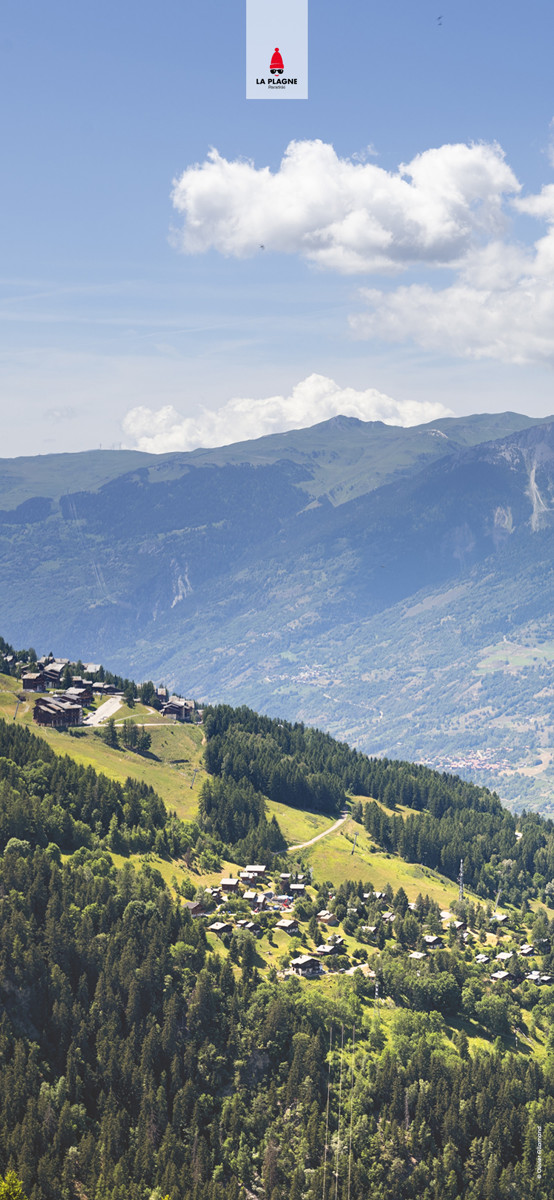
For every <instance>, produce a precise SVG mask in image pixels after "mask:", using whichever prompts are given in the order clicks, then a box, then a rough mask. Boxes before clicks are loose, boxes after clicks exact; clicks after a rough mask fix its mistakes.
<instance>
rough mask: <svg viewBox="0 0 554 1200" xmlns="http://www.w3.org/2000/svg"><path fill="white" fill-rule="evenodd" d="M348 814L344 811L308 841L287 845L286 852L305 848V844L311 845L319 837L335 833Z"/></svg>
mask: <svg viewBox="0 0 554 1200" xmlns="http://www.w3.org/2000/svg"><path fill="white" fill-rule="evenodd" d="M348 815H349V814H348V813H345V814H344V816H342V817H339V819H338V821H335V824H334V825H330V826H329V829H324V830H323V833H316V836H315V837H313V838H310V840H309V842H300V843H299V844H298V846H289V848H288V851H287V853H290V851H291V850H305V848H306V846H313V844H314V842H319V841H320V840H321V838H324V837H328V835H329V834H330V833H335V832H336V830H337V829H340V827H341V825H344V822H345V821H347V820H348Z"/></svg>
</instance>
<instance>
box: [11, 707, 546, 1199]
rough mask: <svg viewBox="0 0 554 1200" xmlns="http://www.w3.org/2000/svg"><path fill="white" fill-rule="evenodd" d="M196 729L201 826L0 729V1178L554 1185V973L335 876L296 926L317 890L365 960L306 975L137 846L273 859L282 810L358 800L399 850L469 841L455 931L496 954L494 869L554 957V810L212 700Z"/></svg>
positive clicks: (362, 1190) (345, 1194) (391, 1194)
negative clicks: (513, 808)
mask: <svg viewBox="0 0 554 1200" xmlns="http://www.w3.org/2000/svg"><path fill="white" fill-rule="evenodd" d="M205 736H206V745H205V758H206V765H207V767H208V770H209V772H210V774H209V778H208V780H207V782H206V783H205V784H204V785H203V788H202V791H201V796H200V802H199V811H198V817H197V820H196V821H193V822H188V823H186V822H183V821H180V820H179V819H178V818H177V817H176V816H175V814H174V813H171V812H168V811H167V810H166V807H165V805H164V803H163V799H162V798H161V797H160V796H158V795H157V794H156V792H155V791H154V790H153V789H152V788H151V787H149V786H147V785H145V784H139V783H137V781H136V780H133V779H131V778H130V779H129V780H128V781H127V783H126V784H125V785H122V784H119V783H116V782H114V781H113V780H110V779H108V778H107V777H106V776H105V775H102V774H101V773H97V772H96V771H95V770H93V769H92V768H91V767H83V766H79V765H78V764H77V763H76V762H75V761H73V760H72V759H71V758H70V757H68V756H64V755H60V754H56V753H55V752H54V750H53V749H52V748H51V746H49V745H48V744H47V743H46V742H45V741H44V740H43V739H41V738H38V737H36V736H35V735H34V734H32V733H31V732H30V731H29V730H28V729H26V728H23V727H20V726H18V725H17V724H16V723H15V722H12V723H11V724H9V723H6V722H0V851H1V854H0V1177H2V1176H3V1177H4V1178H5V1179H8V1173H9V1172H14V1173H15V1178H17V1179H18V1180H20V1181H21V1188H22V1189H23V1190H22V1195H24V1196H25V1197H27V1198H28V1200H59V1198H60V1197H61V1198H62V1200H165V1198H166V1197H169V1200H252V1198H253V1197H254V1198H256V1200H266V1198H267V1200H290V1198H291V1197H292V1200H339V1197H340V1200H367V1197H369V1196H371V1197H372V1200H416V1198H417V1200H497V1198H498V1200H511V1198H513V1200H516V1197H517V1198H518V1200H519V1198H520V1197H528V1198H530V1200H534V1198H535V1197H536V1198H537V1200H538V1197H545V1196H554V1037H552V1036H551V1035H550V1033H549V1029H550V1025H551V1021H552V1017H553V1016H554V990H553V988H552V987H551V986H549V985H545V986H536V985H535V984H534V983H529V982H528V981H527V980H526V978H525V976H524V973H523V971H520V972H519V975H518V973H517V971H516V970H514V971H513V972H512V973H513V975H514V980H513V982H512V983H511V984H510V985H509V986H508V984H507V983H499V984H498V985H496V984H493V985H491V983H490V980H489V977H488V975H487V976H485V975H483V973H482V971H481V972H480V969H479V967H478V965H477V960H476V958H475V953H474V950H472V949H470V942H467V943H464V941H463V940H460V937H459V936H458V934H457V933H456V932H455V931H454V932H451V934H450V937H449V941H448V945H447V946H443V947H442V948H441V949H439V950H437V951H435V952H434V954H433V955H432V956H427V957H424V953H423V951H422V950H419V951H418V950H417V949H414V948H417V947H421V946H422V945H423V944H424V939H425V936H427V937H433V935H434V934H435V933H436V931H437V930H438V931H440V932H442V925H441V917H440V913H439V911H438V905H437V904H436V903H435V902H431V901H429V899H428V898H427V899H425V897H419V898H418V902H417V903H416V904H413V905H411V906H410V907H409V906H408V900H407V896H406V894H405V893H404V892H403V889H401V888H399V889H397V891H396V894H393V890H392V889H390V890H389V892H388V894H387V896H386V897H385V898H384V899H383V901H381V900H380V899H379V898H378V896H379V894H378V893H377V892H372V891H371V885H370V882H369V881H368V882H367V883H361V882H360V881H354V880H352V881H350V882H347V883H346V884H345V883H343V884H342V885H341V886H340V887H333V881H332V880H331V879H329V880H327V881H326V882H325V883H323V882H320V883H319V884H317V886H316V885H315V884H313V885H310V886H309V887H308V890H307V892H306V894H305V895H304V896H303V897H302V899H301V900H299V901H298V902H297V904H296V906H295V912H296V914H297V917H298V920H299V921H301V922H302V921H304V922H305V929H306V934H305V937H306V938H308V930H309V931H310V933H309V937H310V938H311V940H312V941H313V942H314V944H316V945H317V941H318V938H319V937H320V935H319V931H318V929H317V922H316V914H317V912H318V910H319V909H321V908H324V907H325V908H327V907H328V906H329V907H330V908H331V909H332V910H333V913H334V916H335V919H336V920H337V921H339V922H340V925H341V929H342V931H343V932H344V934H345V935H348V936H350V937H351V938H352V939H356V938H357V942H356V944H357V945H358V947H359V949H358V950H357V951H356V952H355V956H356V955H357V958H356V957H355V962H356V961H358V962H359V964H360V967H361V966H362V965H363V964H365V965H366V966H368V965H370V967H371V972H369V971H366V972H365V973H363V972H362V970H359V971H357V972H356V973H355V974H353V975H350V976H347V975H345V974H340V972H339V971H337V972H335V973H334V974H332V973H329V974H328V975H327V976H326V977H325V981H324V982H323V983H322V984H320V983H318V982H308V981H305V980H302V979H300V978H297V977H295V976H291V975H290V974H287V971H285V970H279V971H277V970H276V968H275V966H272V967H270V968H269V969H268V968H267V963H265V962H264V961H263V959H262V958H261V957H260V953H259V949H258V944H257V942H256V940H255V937H254V936H252V934H250V933H248V932H245V931H242V930H239V929H238V928H236V932H235V933H233V936H232V937H231V938H230V939H229V938H222V939H221V940H219V941H218V942H217V945H215V942H214V940H213V938H212V939H210V937H209V936H208V933H207V928H206V922H205V920H202V919H201V918H200V919H199V918H198V917H195V916H193V915H191V912H190V910H189V906H187V904H186V903H185V902H184V900H183V895H184V894H186V890H185V889H181V890H180V889H179V888H177V889H175V888H170V887H169V886H168V884H167V882H165V881H164V878H163V876H162V873H161V872H160V870H158V869H157V867H156V865H155V864H154V863H153V862H152V861H149V859H150V856H151V855H152V854H153V853H154V852H156V854H157V855H158V856H160V857H161V860H163V861H167V862H176V861H180V860H181V859H182V858H183V856H184V857H185V858H186V860H187V862H189V863H190V862H194V856H195V854H198V852H199V847H201V848H203V849H204V850H205V849H206V847H209V848H210V850H211V853H212V855H213V856H214V857H215V858H217V856H220V857H221V856H224V857H226V858H227V859H229V860H230V861H232V862H233V863H237V864H239V866H240V864H241V862H243V863H244V862H246V861H260V859H259V858H258V854H259V855H260V857H261V856H262V855H264V856H265V857H262V861H266V859H267V861H271V862H272V864H273V868H274V869H275V870H279V869H282V868H284V867H286V863H287V858H286V840H285V839H284V837H283V834H282V832H281V829H280V828H279V824H278V822H277V821H276V820H275V818H274V817H272V816H271V815H270V812H269V809H268V804H269V802H270V801H272V800H278V801H279V802H281V803H283V802H284V803H287V804H289V805H293V806H294V807H296V808H304V809H306V810H315V811H319V812H322V811H323V812H326V813H329V814H335V813H337V812H339V811H340V810H341V808H342V807H343V806H344V805H345V804H346V803H347V802H348V804H349V805H350V806H351V810H352V814H353V817H354V820H355V821H357V822H358V823H359V828H360V829H363V828H364V827H365V828H366V829H367V830H369V831H370V832H371V836H372V838H373V839H374V841H375V843H376V845H378V846H380V847H382V848H384V849H385V850H386V852H387V853H389V854H390V855H391V864H392V863H394V860H395V855H398V856H400V857H401V858H403V859H405V860H406V861H409V862H411V861H419V862H424V863H427V864H428V865H429V866H430V867H433V868H434V867H438V868H439V869H440V870H441V871H442V872H443V873H444V874H445V875H447V876H450V878H452V879H455V878H456V876H457V871H458V867H459V859H460V857H463V858H464V862H465V863H466V864H467V866H466V870H467V878H468V880H469V881H470V883H471V886H472V888H473V896H474V899H473V900H472V901H471V904H467V905H466V907H465V909H463V911H462V908H460V910H459V914H460V916H461V918H462V919H461V920H460V922H459V924H460V925H461V926H464V927H466V928H467V930H468V931H470V933H471V931H472V930H473V931H474V935H475V939H476V940H479V938H480V939H481V942H480V945H481V948H482V947H483V946H484V947H485V949H488V950H489V953H492V950H491V946H492V941H491V938H493V935H491V934H490V933H488V932H487V930H488V929H489V925H488V924H487V922H488V921H489V920H492V916H494V914H493V913H492V909H493V907H494V906H493V905H492V903H491V898H492V899H494V896H495V893H496V892H497V889H498V881H499V879H500V880H501V883H502V888H503V894H504V897H505V898H506V899H507V900H509V901H510V902H511V903H512V905H514V906H517V911H516V910H515V909H514V912H513V916H512V917H511V918H510V920H511V921H512V926H513V929H514V930H515V931H516V934H517V937H518V938H519V942H520V943H523V941H524V939H526V938H527V937H528V936H532V937H533V939H534V941H535V942H536V946H537V948H540V951H541V953H540V958H539V959H537V961H538V962H539V963H540V970H541V971H543V972H545V971H548V970H549V969H552V966H553V955H552V946H553V941H554V919H552V915H551V890H550V889H549V887H548V885H549V882H550V880H551V877H552V875H553V874H554V870H553V867H554V831H553V828H552V825H551V823H550V822H547V821H544V820H542V819H541V818H539V817H536V816H532V817H529V816H525V815H523V816H522V817H521V818H518V821H517V826H518V828H517V830H516V821H515V819H514V818H513V817H512V816H511V815H510V814H508V813H507V812H506V811H505V810H504V809H503V808H502V806H501V804H500V802H499V800H498V798H497V797H495V796H492V795H490V793H488V792H487V791H486V790H485V789H481V788H476V787H473V786H472V785H470V784H467V783H463V782H462V781H461V780H459V779H456V778H452V777H449V776H445V775H438V774H436V773H434V772H432V771H429V770H428V769H426V768H422V767H417V766H413V765H410V764H406V763H394V762H390V761H387V760H373V759H368V758H366V757H365V756H363V755H361V754H359V753H357V752H355V751H352V750H350V749H349V748H348V747H347V746H345V745H340V744H338V743H336V742H334V741H333V739H331V738H330V737H328V736H327V735H325V734H322V733H320V732H318V731H317V730H312V729H307V728H304V727H303V726H302V725H294V726H293V725H289V724H287V723H286V722H280V721H272V720H270V719H268V718H262V717H259V716H257V714H255V713H253V712H251V711H250V710H248V709H238V710H231V709H228V708H227V707H224V706H221V707H216V708H212V709H209V710H207V711H206V715H205ZM406 809H408V810H409V811H408V812H406ZM516 833H517V834H519V835H521V836H518V837H516ZM256 852H257V853H256ZM113 855H116V856H117V862H118V863H120V862H121V859H122V858H123V859H124V861H123V865H122V866H121V867H120V868H119V869H118V868H117V867H116V865H115V862H114V857H113ZM369 876H370V868H368V877H369ZM201 890H202V889H199V894H200V892H201ZM480 901H482V903H481V902H480ZM487 902H488V909H487V908H486V905H487ZM235 903H236V902H235ZM383 905H388V906H389V907H390V909H391V912H390V914H385V913H384V909H383ZM231 907H232V902H231V901H230V902H229V911H231ZM462 907H463V906H462ZM491 914H492V916H491ZM387 915H389V916H390V917H391V921H390V923H389V924H386V922H385V917H386V916H387ZM264 920H265V925H266V927H269V926H270V925H271V920H272V918H270V917H268V916H267V914H266V915H265V917H264V915H263V914H262V916H261V917H260V921H261V922H262V923H263V921H264ZM275 920H276V918H275ZM494 938H496V934H494ZM487 939H488V940H487ZM476 949H479V946H476ZM340 961H341V959H340V958H338V959H337V962H340ZM543 977H544V978H545V979H546V978H549V977H548V976H546V975H545V976H543ZM376 992H377V996H378V999H377V1001H376ZM531 1027H532V1028H533V1029H535V1030H537V1031H538V1034H540V1037H541V1039H542V1040H541V1041H540V1043H539V1042H536V1043H535V1042H532V1041H531V1039H530V1037H529V1036H528V1032H529V1030H530V1029H531ZM475 1031H477V1034H478V1036H477V1035H476V1032H475ZM518 1031H519V1033H518ZM468 1033H469V1034H470V1035H471V1037H470V1038H468ZM537 1046H540V1052H537ZM539 1127H540V1130H541V1137H542V1148H541V1152H540V1158H539V1159H538V1157H537V1138H538V1129H539ZM2 1186H3V1185H2V1183H1V1182H0V1196H1V1195H2V1190H1V1189H2ZM6 1195H9V1193H8V1192H6Z"/></svg>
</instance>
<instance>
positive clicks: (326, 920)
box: [317, 908, 338, 925]
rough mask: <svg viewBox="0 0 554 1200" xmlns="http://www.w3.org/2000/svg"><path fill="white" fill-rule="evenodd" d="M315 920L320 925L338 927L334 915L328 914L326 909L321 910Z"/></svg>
mask: <svg viewBox="0 0 554 1200" xmlns="http://www.w3.org/2000/svg"><path fill="white" fill-rule="evenodd" d="M317 919H318V921H319V922H320V924H321V925H338V921H337V918H336V916H335V914H334V913H332V912H329V910H328V909H327V908H322V909H321V912H318V914H317Z"/></svg>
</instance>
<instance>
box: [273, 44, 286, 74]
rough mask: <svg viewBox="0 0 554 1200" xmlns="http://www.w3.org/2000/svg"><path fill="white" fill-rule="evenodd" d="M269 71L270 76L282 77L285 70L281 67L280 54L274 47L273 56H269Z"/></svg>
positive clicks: (277, 48)
mask: <svg viewBox="0 0 554 1200" xmlns="http://www.w3.org/2000/svg"><path fill="white" fill-rule="evenodd" d="M269 69H270V71H271V74H272V75H282V74H283V71H284V69H285V68H284V66H283V59H282V58H281V53H280V50H279V47H278V46H276V47H275V50H274V52H273V54H272V55H271V66H270V68H269Z"/></svg>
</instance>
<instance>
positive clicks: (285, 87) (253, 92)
mask: <svg viewBox="0 0 554 1200" xmlns="http://www.w3.org/2000/svg"><path fill="white" fill-rule="evenodd" d="M285 98H286V99H287V100H307V99H308V0H278V3H277V4H275V3H272V0H246V99H247V100H275V99H285Z"/></svg>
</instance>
